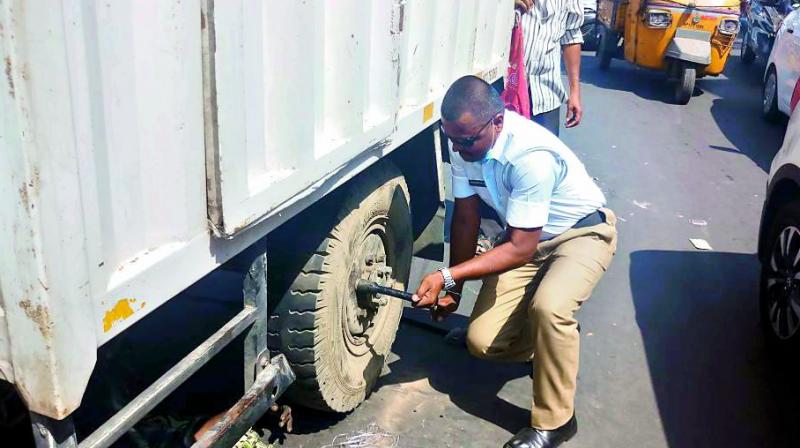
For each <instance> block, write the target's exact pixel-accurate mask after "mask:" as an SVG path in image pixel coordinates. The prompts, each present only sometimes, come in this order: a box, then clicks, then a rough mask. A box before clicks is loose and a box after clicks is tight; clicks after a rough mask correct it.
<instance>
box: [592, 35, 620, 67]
mask: <svg viewBox="0 0 800 448" xmlns="http://www.w3.org/2000/svg"><path fill="white" fill-rule="evenodd" d="M597 26H598V28H599V29H600V33H598V34H599V41H600V42H599V43H598V44H597V52H596V56H597V59H598V61H599V67H600V70H602V71H606V70H608V68H609V67H610V66H611V59H612V58H613V57H614V51H616V48H615V47H616V39H614V36H613V35H614V32H613V31H609V30H608V28H606V27H605V26H604V25H602V24H598V25H597ZM612 39H614V44H613V46H612V44H610V43H609V42H610V41H611V40H612Z"/></svg>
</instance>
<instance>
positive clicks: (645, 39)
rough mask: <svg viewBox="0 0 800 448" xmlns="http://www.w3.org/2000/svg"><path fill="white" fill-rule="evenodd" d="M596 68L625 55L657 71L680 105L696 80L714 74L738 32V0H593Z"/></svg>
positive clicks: (689, 97) (604, 68) (717, 72)
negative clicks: (667, 81) (595, 0)
mask: <svg viewBox="0 0 800 448" xmlns="http://www.w3.org/2000/svg"><path fill="white" fill-rule="evenodd" d="M597 27H598V33H599V35H600V42H599V45H598V49H597V58H598V60H599V64H600V69H601V70H608V68H609V66H610V64H611V59H613V58H615V57H618V58H623V57H624V58H625V60H627V61H628V62H631V63H633V64H636V65H638V66H641V67H647V68H652V69H657V70H663V71H665V72H666V73H667V76H668V78H669V79H670V81H672V82H674V83H675V102H676V103H678V104H686V103H688V102H689V99H691V97H692V92H694V83H695V79H696V78H701V77H703V76H707V75H710V76H717V75H719V74H720V73H722V70H723V69H724V68H725V61H726V60H727V59H728V55H729V54H730V52H731V48H733V42H734V41H735V40H736V33H738V32H739V0H598V3H597Z"/></svg>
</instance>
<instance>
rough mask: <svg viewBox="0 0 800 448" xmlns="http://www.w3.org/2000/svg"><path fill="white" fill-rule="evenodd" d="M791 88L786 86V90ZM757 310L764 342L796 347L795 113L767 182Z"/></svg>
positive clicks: (798, 184)
mask: <svg viewBox="0 0 800 448" xmlns="http://www.w3.org/2000/svg"><path fill="white" fill-rule="evenodd" d="M793 88H794V86H792V89H793ZM758 258H759V261H760V262H761V281H760V283H761V284H760V288H759V296H760V297H759V309H760V314H761V324H762V327H763V329H764V330H765V334H766V336H767V340H768V341H769V342H771V343H773V344H774V345H777V346H779V347H780V346H783V347H789V346H792V347H798V346H800V113H793V114H792V117H791V118H790V119H789V125H788V127H787V128H786V137H785V138H784V140H783V146H782V147H781V149H780V151H778V153H777V154H776V155H775V158H774V159H773V161H772V166H771V168H770V172H769V177H768V179H767V194H766V199H765V201H764V208H763V211H762V213H761V230H760V231H759V238H758Z"/></svg>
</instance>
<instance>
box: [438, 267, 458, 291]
mask: <svg viewBox="0 0 800 448" xmlns="http://www.w3.org/2000/svg"><path fill="white" fill-rule="evenodd" d="M439 272H441V273H442V277H443V278H444V289H445V290H446V291H449V290H451V289H453V288H455V287H456V281H455V280H453V274H451V273H450V269H447V268H439Z"/></svg>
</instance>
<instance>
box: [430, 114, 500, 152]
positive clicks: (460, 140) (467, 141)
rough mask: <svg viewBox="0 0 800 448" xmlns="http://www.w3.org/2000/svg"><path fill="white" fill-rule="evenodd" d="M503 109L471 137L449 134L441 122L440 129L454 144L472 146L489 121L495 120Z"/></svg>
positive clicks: (463, 146) (464, 146) (465, 146)
mask: <svg viewBox="0 0 800 448" xmlns="http://www.w3.org/2000/svg"><path fill="white" fill-rule="evenodd" d="M502 111H503V110H502V109H501V110H499V111H497V113H496V114H494V116H492V118H490V119H489V121H487V122H486V124H484V125H483V126H481V128H480V129H479V130H478V132H476V133H475V135H473V136H471V137H453V136H452V135H448V134H447V132H445V130H444V125H442V124H441V123H440V124H439V131H440V132H441V133H442V135H444V136H445V138H447V139H448V140H450V141H451V142H453V144H454V145H458V146H460V147H462V148H471V147H472V145H474V144H475V142H476V141H477V140H478V139H479V138H480V136H481V133H482V132H483V130H484V129H486V126H489V123H491V122H492V121H494V119H495V118H497V115H499V114H500V112H502Z"/></svg>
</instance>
